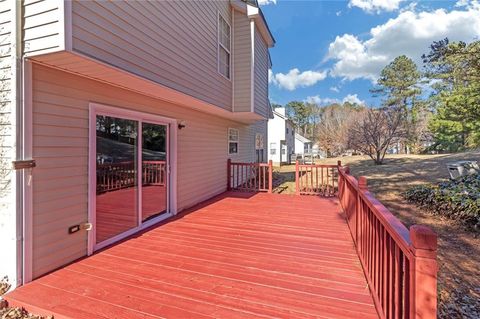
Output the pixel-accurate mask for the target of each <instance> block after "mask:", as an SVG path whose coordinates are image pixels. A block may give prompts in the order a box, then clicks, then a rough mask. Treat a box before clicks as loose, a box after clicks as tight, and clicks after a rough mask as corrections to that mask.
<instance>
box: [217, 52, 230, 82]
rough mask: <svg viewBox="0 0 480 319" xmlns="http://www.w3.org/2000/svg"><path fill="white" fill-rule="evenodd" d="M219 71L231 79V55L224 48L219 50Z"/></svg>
mask: <svg viewBox="0 0 480 319" xmlns="http://www.w3.org/2000/svg"><path fill="white" fill-rule="evenodd" d="M219 59H220V61H219V71H220V73H221V74H223V75H224V76H225V77H227V78H230V54H229V53H228V52H227V51H225V49H224V48H222V47H220V49H219Z"/></svg>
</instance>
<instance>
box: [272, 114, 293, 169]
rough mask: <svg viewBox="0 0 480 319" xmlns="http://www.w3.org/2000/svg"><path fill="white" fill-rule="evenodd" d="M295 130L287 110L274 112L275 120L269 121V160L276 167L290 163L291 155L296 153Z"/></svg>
mask: <svg viewBox="0 0 480 319" xmlns="http://www.w3.org/2000/svg"><path fill="white" fill-rule="evenodd" d="M294 135H295V130H294V126H293V123H292V121H290V120H289V119H288V118H287V116H286V114H285V108H284V107H280V108H276V109H274V110H273V119H271V120H269V121H268V150H269V151H268V159H269V160H271V161H272V162H273V164H274V165H276V166H280V165H281V164H288V163H290V155H291V154H293V153H295V141H294V140H295V138H294Z"/></svg>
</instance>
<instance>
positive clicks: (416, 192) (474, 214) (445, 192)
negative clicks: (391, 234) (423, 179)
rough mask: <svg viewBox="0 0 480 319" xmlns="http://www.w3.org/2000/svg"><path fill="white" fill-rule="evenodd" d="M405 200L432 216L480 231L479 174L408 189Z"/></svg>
mask: <svg viewBox="0 0 480 319" xmlns="http://www.w3.org/2000/svg"><path fill="white" fill-rule="evenodd" d="M404 197H405V198H406V199H407V200H408V201H411V202H415V203H417V204H418V205H419V206H421V207H423V208H425V209H427V210H428V211H429V212H431V213H433V214H435V215H440V216H445V217H448V218H450V219H453V220H456V221H459V222H461V223H462V224H465V225H467V226H469V227H474V228H476V229H480V174H474V175H468V176H463V177H461V178H458V179H455V180H447V181H444V182H441V183H438V184H436V185H430V184H426V185H419V186H414V187H411V188H410V189H408V190H407V191H406V192H405V194H404Z"/></svg>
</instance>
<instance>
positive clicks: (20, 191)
mask: <svg viewBox="0 0 480 319" xmlns="http://www.w3.org/2000/svg"><path fill="white" fill-rule="evenodd" d="M13 2H14V3H15V4H14V8H13V10H14V16H15V17H14V26H13V28H12V32H13V33H14V38H15V43H14V47H13V48H12V59H13V61H12V64H13V65H12V66H13V68H12V98H13V101H14V105H15V112H14V122H13V123H15V152H16V155H15V157H16V160H17V161H18V160H23V159H24V149H23V141H24V130H23V128H24V125H23V123H24V110H23V103H22V92H23V89H22V88H23V78H22V73H23V66H22V52H23V43H22V7H23V6H22V3H23V2H22V1H13ZM24 174H25V172H24V170H23V169H16V170H15V178H16V187H15V191H16V210H15V213H16V250H17V260H16V269H17V283H16V286H20V285H22V284H23V238H24V237H23V235H24V234H23V222H24V218H23V215H24V196H23V195H24V176H25V175H24Z"/></svg>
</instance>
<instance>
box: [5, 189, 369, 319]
mask: <svg viewBox="0 0 480 319" xmlns="http://www.w3.org/2000/svg"><path fill="white" fill-rule="evenodd" d="M6 298H7V300H8V301H9V302H10V303H11V304H14V305H21V306H24V307H26V308H27V309H29V310H31V311H33V312H37V313H41V314H54V315H55V318H56V319H58V318H86V319H87V318H88V319H91V318H362V319H366V318H378V315H377V313H376V311H375V308H374V305H373V301H372V298H371V295H370V292H369V289H368V287H367V283H366V280H365V277H364V273H363V271H362V268H361V266H360V262H359V259H358V257H357V254H356V252H355V248H354V246H353V243H352V239H351V235H350V232H349V230H348V227H347V224H346V222H345V219H344V216H343V213H341V209H340V205H339V203H338V200H337V199H336V198H320V197H314V196H308V197H307V196H302V197H300V196H289V195H278V194H255V195H254V194H242V193H225V194H223V195H220V196H218V197H216V198H213V199H211V200H209V201H208V202H205V203H203V204H201V205H198V206H197V207H194V208H193V209H191V210H189V211H188V212H186V213H184V214H181V215H180V216H178V217H177V218H175V219H174V220H171V221H169V222H166V223H164V224H162V225H159V226H156V227H154V228H152V229H150V230H148V231H146V232H144V233H141V234H139V235H136V236H134V237H132V238H129V239H128V240H125V241H123V242H122V243H119V244H117V245H115V246H112V247H110V248H107V249H104V250H103V251H101V252H98V253H96V254H95V255H93V256H91V257H88V258H85V259H82V260H80V261H77V262H75V263H73V264H71V265H68V266H66V267H64V268H62V269H60V270H57V271H55V272H53V273H51V274H49V275H46V276H44V277H42V278H39V279H37V280H35V281H33V282H32V283H29V284H27V285H25V286H23V287H20V288H18V289H16V290H15V291H13V292H12V293H10V294H9V295H7V297H6Z"/></svg>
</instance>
